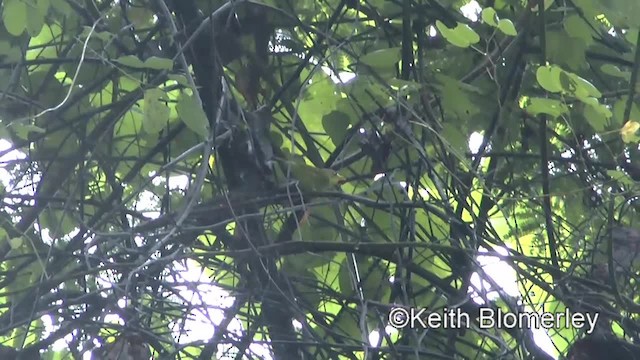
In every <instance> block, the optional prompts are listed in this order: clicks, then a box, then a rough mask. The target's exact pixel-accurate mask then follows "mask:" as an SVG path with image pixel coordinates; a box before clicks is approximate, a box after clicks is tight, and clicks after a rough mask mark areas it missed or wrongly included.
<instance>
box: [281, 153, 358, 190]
mask: <svg viewBox="0 0 640 360" xmlns="http://www.w3.org/2000/svg"><path fill="white" fill-rule="evenodd" d="M278 160H279V163H280V165H281V168H282V172H283V173H284V174H285V175H287V174H290V175H291V177H292V178H293V179H294V180H296V181H297V182H298V186H299V187H300V189H301V190H303V191H324V190H328V189H331V188H332V187H334V186H337V185H341V184H343V183H344V182H345V181H346V179H345V178H344V177H342V176H340V175H339V174H338V172H337V171H335V170H333V169H325V168H317V167H315V166H311V165H307V163H305V161H304V159H302V158H299V157H296V156H288V158H287V159H278Z"/></svg>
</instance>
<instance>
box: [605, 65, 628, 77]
mask: <svg viewBox="0 0 640 360" xmlns="http://www.w3.org/2000/svg"><path fill="white" fill-rule="evenodd" d="M600 71H602V72H603V73H605V74H607V75H611V76H613V77H617V78H621V79H625V80H629V79H630V78H631V73H630V72H628V71H622V70H620V68H619V67H617V66H615V65H613V64H604V65H602V66H601V67H600Z"/></svg>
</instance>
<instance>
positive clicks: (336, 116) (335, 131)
mask: <svg viewBox="0 0 640 360" xmlns="http://www.w3.org/2000/svg"><path fill="white" fill-rule="evenodd" d="M349 123H350V122H349V116H348V115H347V114H345V113H343V112H341V111H337V110H334V111H332V112H330V113H328V114H327V115H325V116H323V117H322V127H323V128H324V131H326V133H327V135H329V137H330V138H331V141H333V144H334V145H336V146H338V144H340V143H342V141H343V140H344V138H345V136H346V134H347V129H348V128H349Z"/></svg>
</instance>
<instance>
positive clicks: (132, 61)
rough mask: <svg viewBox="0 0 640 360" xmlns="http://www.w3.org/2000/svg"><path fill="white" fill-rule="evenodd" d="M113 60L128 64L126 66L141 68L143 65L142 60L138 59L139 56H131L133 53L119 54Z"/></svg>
mask: <svg viewBox="0 0 640 360" xmlns="http://www.w3.org/2000/svg"><path fill="white" fill-rule="evenodd" d="M114 61H115V62H117V63H118V64H121V65H124V66H128V67H132V68H135V69H142V68H144V67H145V65H144V63H143V62H142V60H140V58H138V57H137V56H133V55H125V56H121V57H119V58H117V59H115V60H114Z"/></svg>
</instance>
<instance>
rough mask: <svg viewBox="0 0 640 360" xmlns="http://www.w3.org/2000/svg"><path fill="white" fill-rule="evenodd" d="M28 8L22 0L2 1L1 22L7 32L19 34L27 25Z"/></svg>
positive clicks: (14, 34)
mask: <svg viewBox="0 0 640 360" xmlns="http://www.w3.org/2000/svg"><path fill="white" fill-rule="evenodd" d="M27 16H28V8H27V4H26V3H25V2H24V1H22V0H5V1H4V3H3V11H2V22H3V23H4V27H5V28H6V29H7V32H9V34H11V35H13V36H20V35H22V33H23V32H24V30H25V29H26V26H27Z"/></svg>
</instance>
